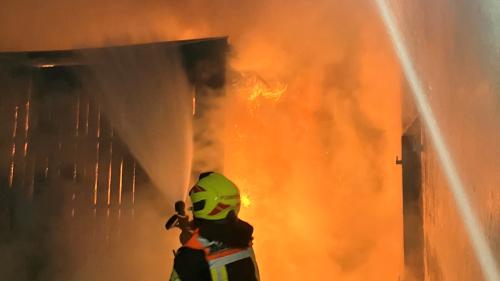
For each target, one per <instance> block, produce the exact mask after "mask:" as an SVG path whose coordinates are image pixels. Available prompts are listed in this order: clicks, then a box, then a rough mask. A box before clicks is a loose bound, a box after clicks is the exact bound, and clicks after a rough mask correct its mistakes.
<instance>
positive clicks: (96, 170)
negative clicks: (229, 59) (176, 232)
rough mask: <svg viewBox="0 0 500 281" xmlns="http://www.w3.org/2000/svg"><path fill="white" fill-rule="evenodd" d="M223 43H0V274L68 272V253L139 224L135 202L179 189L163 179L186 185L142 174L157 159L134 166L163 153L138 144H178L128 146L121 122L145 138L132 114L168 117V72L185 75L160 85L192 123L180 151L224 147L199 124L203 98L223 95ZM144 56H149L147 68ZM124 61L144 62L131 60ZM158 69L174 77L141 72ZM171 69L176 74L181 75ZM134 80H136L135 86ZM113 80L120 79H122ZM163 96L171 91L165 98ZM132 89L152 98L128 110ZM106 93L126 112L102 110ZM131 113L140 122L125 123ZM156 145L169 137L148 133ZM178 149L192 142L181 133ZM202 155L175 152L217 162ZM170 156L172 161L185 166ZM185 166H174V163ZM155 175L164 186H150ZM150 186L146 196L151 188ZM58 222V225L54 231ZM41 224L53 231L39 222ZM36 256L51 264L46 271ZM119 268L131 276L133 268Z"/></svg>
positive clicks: (205, 112)
mask: <svg viewBox="0 0 500 281" xmlns="http://www.w3.org/2000/svg"><path fill="white" fill-rule="evenodd" d="M227 51H228V47H227V40H226V38H210V39H200V40H189V41H175V42H159V43H150V44H142V45H130V46H118V47H109V48H97V49H80V50H62V51H38V52H10V53H0V85H2V90H1V95H0V114H1V115H0V134H1V137H0V139H1V142H0V152H1V157H0V158H1V160H0V194H1V195H0V198H1V202H0V232H1V233H0V235H1V237H4V238H5V239H4V241H5V244H4V245H3V246H2V247H3V248H5V249H6V250H5V251H3V253H4V254H3V255H5V256H2V257H1V259H2V260H3V261H4V262H2V264H4V265H7V266H5V268H4V269H3V270H2V272H3V274H4V277H7V279H4V277H2V278H1V279H3V280H58V278H64V274H65V273H59V275H58V274H56V273H54V272H57V271H64V272H66V273H68V271H71V270H72V269H70V268H71V264H72V262H74V264H75V263H78V264H82V263H85V262H82V260H83V261H85V260H86V259H87V258H88V257H94V258H95V257H97V256H98V255H96V254H95V253H96V252H102V250H100V249H102V248H104V249H109V247H111V246H110V245H111V244H113V243H117V242H116V241H122V240H121V239H123V237H125V236H126V234H123V232H125V229H129V230H130V229H134V228H140V225H141V224H139V223H138V222H137V224H135V223H134V220H135V219H136V218H141V217H143V215H142V214H141V210H142V209H141V207H140V206H141V205H146V204H157V205H156V206H157V207H158V210H161V209H163V210H165V211H166V210H169V211H170V210H171V207H170V206H168V207H167V206H166V205H165V204H166V202H173V200H176V199H181V198H180V197H181V196H182V192H177V193H175V192H170V193H169V192H164V191H165V190H167V191H168V190H169V189H178V190H183V189H185V188H186V187H187V184H188V183H189V177H190V174H189V175H188V178H187V181H188V182H186V183H185V185H186V186H182V187H181V186H175V183H173V182H172V183H169V182H168V180H165V182H159V181H156V180H155V179H154V178H153V180H152V179H151V175H152V176H153V177H159V174H165V173H166V174H168V171H161V170H160V169H156V170H154V171H152V170H151V169H152V168H151V167H150V166H147V167H145V166H144V164H143V163H145V164H146V165H151V162H154V161H157V163H155V164H157V165H158V166H160V167H164V165H162V163H160V162H159V161H161V158H159V159H157V158H155V159H153V160H144V159H145V158H147V157H149V158H148V159H150V158H151V157H150V155H149V154H148V155H146V156H145V154H144V153H143V151H148V150H151V152H148V153H153V154H155V153H156V154H161V157H163V158H165V157H166V158H168V157H171V158H175V157H177V156H176V155H174V154H168V153H165V152H166V151H159V150H158V148H157V146H156V145H157V143H151V142H146V143H143V144H142V146H145V147H144V148H141V149H137V148H136V147H130V146H129V145H128V144H130V143H132V144H133V145H136V143H134V142H133V141H132V142H129V141H130V139H127V138H128V137H129V136H130V130H135V131H134V134H150V135H148V136H149V137H153V138H154V134H157V133H156V131H152V130H148V129H147V128H144V127H138V126H145V124H148V123H149V122H157V121H158V120H154V118H157V117H155V116H157V115H158V114H160V115H159V117H158V118H160V119H161V121H162V122H165V123H168V122H178V118H180V117H178V116H177V119H176V120H171V119H168V118H164V117H165V116H166V115H168V113H165V112H163V111H168V110H175V111H176V114H179V112H180V111H179V110H178V109H175V108H172V106H170V107H169V105H168V104H167V105H166V106H163V105H164V104H162V102H164V101H165V100H164V99H165V98H164V93H162V92H161V91H162V90H165V89H166V91H168V89H176V90H179V89H181V88H179V86H178V85H176V83H182V82H185V83H186V85H185V86H184V87H185V88H182V90H183V92H181V91H178V92H172V93H169V94H170V95H178V96H183V102H185V104H184V103H183V105H185V107H186V110H187V111H188V112H187V113H186V114H185V118H186V120H187V121H186V122H187V123H191V124H192V126H193V129H192V130H193V133H192V134H190V135H185V136H183V137H192V138H193V140H194V145H195V147H194V150H195V152H196V153H194V154H192V153H184V152H185V151H184V150H183V151H182V152H183V153H184V154H186V155H187V156H186V157H191V155H203V154H204V153H205V152H204V151H210V152H211V153H213V151H217V152H218V153H220V154H223V150H222V145H221V144H220V143H219V142H218V140H217V139H214V138H213V136H212V135H211V134H210V131H207V127H208V128H209V127H210V126H211V123H210V119H209V116H210V111H211V106H212V105H211V103H208V102H207V99H209V98H210V99H212V98H213V97H214V96H222V95H224V86H225V79H226V67H225V65H226V55H227ZM117 58H119V60H120V62H123V61H126V59H125V58H133V60H130V62H131V63H133V65H127V66H125V65H116V62H117V61H116V60H113V59H117ZM113 63H115V64H113ZM112 64H113V65H112ZM144 64H158V65H156V66H155V68H154V70H152V68H148V67H147V66H144ZM163 64H164V65H163ZM133 66H137V67H138V68H139V67H141V66H143V67H142V68H140V69H132V67H133ZM126 67H130V68H129V69H127V68H126ZM173 68H176V69H173ZM158 69H161V71H164V72H161V71H158ZM101 70H104V71H110V72H112V73H113V74H116V75H119V76H106V75H108V73H107V72H106V73H103V72H100V71H101ZM121 72H126V74H123V73H121ZM138 72H141V74H140V75H141V76H138V74H137V73H138ZM153 72H154V73H153ZM166 73H168V74H170V75H171V76H172V77H175V79H171V80H168V79H163V77H160V78H159V79H158V80H147V79H149V78H150V77H151V76H154V75H160V74H161V75H163V74H166ZM101 74H103V75H104V76H100V75H101ZM180 75H182V77H185V79H184V78H183V79H180V78H179V77H180ZM113 79H118V80H113ZM127 79H128V80H129V81H127ZM134 79H135V80H134ZM151 79H153V78H151ZM141 80H147V81H146V82H142V81H141ZM110 81H111V82H110ZM130 81H133V83H131V82H130ZM179 81H180V82H179ZM108 82H109V83H115V82H119V84H120V86H119V85H118V84H106V83H108ZM155 82H158V83H156V84H155ZM140 83H143V84H141V85H140V87H139V86H138V85H137V84H140ZM162 83H167V84H168V83H170V84H168V85H163V84H162ZM160 84H161V85H160ZM110 85H111V86H112V87H114V88H110ZM121 85H127V89H124V88H121ZM147 87H155V89H153V90H152V91H155V92H154V94H152V92H147V91H148V90H149V88H147ZM146 88H147V89H146ZM156 88H157V89H158V90H156ZM107 91H108V92H107ZM117 91H121V93H117ZM132 91H133V92H132ZM97 92H100V93H97ZM127 94H129V95H133V96H127ZM127 98H129V100H127ZM167 99H168V102H170V103H175V98H171V97H167ZM141 100H142V101H144V100H145V102H147V103H154V102H157V103H158V104H160V105H161V106H160V107H155V108H153V107H150V108H149V110H150V111H151V112H152V113H151V114H150V115H148V113H147V112H146V113H145V112H142V113H141V112H137V110H135V109H134V106H135V105H136V104H138V103H140V101H141ZM108 102H111V103H112V104H110V103H108ZM117 104H118V105H120V106H123V107H124V108H127V109H129V111H128V112H129V114H127V116H122V115H119V114H118V115H112V114H114V113H116V111H114V107H113V106H115V105H117ZM175 106H177V107H178V106H179V104H175ZM121 109H123V108H121ZM140 110H144V108H142V107H141V109H140ZM155 110H156V111H155ZM122 113H123V112H122ZM138 114H141V116H139V115H138ZM155 114H156V115H155ZM162 114H163V115H162ZM165 114H166V115H165ZM152 116H153V117H152ZM167 117H168V116H167ZM141 118H142V119H141ZM148 118H151V119H152V120H147V119H148ZM134 120H139V121H140V122H139V121H137V122H136V123H134ZM141 122H144V123H141ZM130 124H132V125H130ZM134 126H135V127H134ZM169 126H170V125H169V124H165V125H163V127H162V128H165V131H168V132H166V133H168V134H170V133H171V134H178V133H179V131H180V130H178V131H176V130H170V129H169V128H170V127H169ZM186 126H189V124H188V125H186ZM125 127H126V128H125ZM169 130H170V131H169ZM182 130H184V128H182ZM182 132H183V131H182ZM182 132H181V133H182ZM158 134H160V133H158ZM170 138H171V139H174V138H175V136H172V137H170ZM124 139H125V140H126V141H127V142H128V144H125V141H124ZM164 139H168V137H167V138H164V137H163V135H162V137H161V140H160V141H162V142H163V141H164ZM163 145H165V146H166V145H168V144H166V143H165V144H161V143H160V144H158V146H160V148H161V146H163ZM181 147H182V146H178V147H177V148H176V149H182V148H181ZM183 149H185V150H187V151H189V150H192V149H193V148H190V147H189V145H188V144H186V147H184V148H183ZM167 152H168V151H167ZM203 160H204V159H203V158H194V159H187V160H186V161H188V163H189V165H192V167H193V173H197V172H198V170H201V169H221V168H222V165H223V159H222V158H220V161H215V160H212V161H211V162H210V163H207V162H205V161H203ZM148 161H149V162H148ZM176 161H177V160H176ZM180 162H181V161H178V164H179V166H181V168H178V169H185V165H183V164H181V163H180ZM172 169H173V170H175V167H173V168H172ZM190 171H191V170H190V169H189V170H187V171H183V174H182V175H185V174H186V173H190ZM175 172H178V170H175ZM178 174H179V175H181V173H178ZM183 180H184V181H186V179H183ZM165 183H167V184H171V185H174V186H173V187H172V186H162V187H160V188H153V187H152V186H157V187H158V186H159V185H162V184H165ZM152 197H153V198H156V199H155V200H151V199H150V198H152ZM158 198H159V199H158ZM141 200H142V201H145V202H142V203H141ZM152 202H153V203H152ZM162 205H163V206H162ZM138 206H139V207H138ZM160 212H161V211H160ZM134 224H135V226H134ZM158 225H161V223H159V224H158ZM58 231H59V232H60V233H59V234H56V235H53V232H58ZM122 231H123V232H122ZM49 232H50V233H52V234H50V235H49V234H47V233H49ZM46 236H50V238H47V237H46ZM122 236H123V237H122ZM16 237H18V239H17V240H16ZM54 240H55V241H56V242H54ZM16 241H22V243H26V244H29V245H31V246H32V247H33V249H39V250H36V251H37V253H34V252H33V253H27V254H26V255H25V254H20V255H22V256H23V257H16V254H15V252H19V251H22V249H20V248H17V246H14V245H15V244H16ZM113 241H115V242H113ZM31 246H30V247H31ZM21 248H23V247H21ZM61 249H62V250H61ZM70 249H71V251H70ZM72 249H78V254H77V256H78V257H68V256H65V254H67V253H69V252H75V251H73V250H72ZM51 252H52V253H51ZM165 252H166V253H169V252H170V250H165ZM54 253H57V254H56V255H58V257H55V256H54V255H53V254H54ZM71 255H74V254H71ZM64 257H67V258H68V261H67V263H62V264H64V267H66V268H65V269H64V270H61V269H60V268H58V267H57V266H55V267H54V264H56V263H61V262H55V260H59V259H60V258H63V259H64ZM76 259H79V262H76V261H75V260H76ZM9 260H10V261H14V262H12V263H11V262H10V261H9ZM70 261H71V262H70ZM68 267H69V268H68ZM47 268H51V269H50V270H49V271H47V270H48V269H47ZM93 270H96V269H95V267H94V268H93ZM163 270H167V269H165V268H164V269H163ZM4 271H5V272H6V273H5V272H4ZM72 274H74V272H73V273H72ZM95 274H96V275H98V273H95ZM99 275H102V272H101V273H99ZM89 276H91V275H87V278H89ZM36 278H42V279H36ZM43 278H48V279H43ZM128 278H132V279H130V280H138V279H137V277H132V276H129V277H128Z"/></svg>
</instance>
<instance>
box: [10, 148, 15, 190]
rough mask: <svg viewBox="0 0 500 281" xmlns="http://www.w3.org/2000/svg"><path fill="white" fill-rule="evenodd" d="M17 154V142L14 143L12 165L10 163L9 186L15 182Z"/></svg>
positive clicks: (11, 156)
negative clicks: (15, 159) (15, 158)
mask: <svg viewBox="0 0 500 281" xmlns="http://www.w3.org/2000/svg"><path fill="white" fill-rule="evenodd" d="M15 155H16V144H15V143H13V144H12V149H11V154H10V158H11V160H10V165H9V187H12V184H13V182H14V157H15Z"/></svg>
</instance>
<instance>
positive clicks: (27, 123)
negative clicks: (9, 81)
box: [24, 99, 30, 138]
mask: <svg viewBox="0 0 500 281" xmlns="http://www.w3.org/2000/svg"><path fill="white" fill-rule="evenodd" d="M25 114H26V115H25V116H24V137H25V138H27V137H28V133H29V129H30V100H29V99H28V101H27V102H26V113H25Z"/></svg>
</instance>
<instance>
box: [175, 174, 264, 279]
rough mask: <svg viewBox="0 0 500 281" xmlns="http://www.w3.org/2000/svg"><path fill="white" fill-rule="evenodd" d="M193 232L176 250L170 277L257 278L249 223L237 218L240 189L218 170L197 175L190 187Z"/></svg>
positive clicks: (251, 229)
mask: <svg viewBox="0 0 500 281" xmlns="http://www.w3.org/2000/svg"><path fill="white" fill-rule="evenodd" d="M189 197H190V198H191V201H192V204H193V206H192V212H193V224H194V232H193V235H192V237H191V238H190V239H189V241H187V242H186V243H185V244H184V245H183V246H182V247H181V248H180V249H179V250H178V251H177V253H176V256H175V260H174V270H173V271H172V275H171V277H170V280H171V281H258V280H259V272H258V268H257V263H256V261H255V256H254V253H253V249H252V240H253V237H252V234H253V227H252V226H251V225H250V224H248V223H247V222H245V221H243V220H241V219H239V218H238V212H239V209H240V193H239V190H238V188H237V187H236V185H235V184H234V183H233V182H231V181H230V180H229V179H227V178H226V177H225V176H223V175H222V174H219V173H216V172H207V173H203V174H201V175H200V177H199V180H198V182H197V183H196V184H195V185H194V186H193V187H192V188H191V190H190V192H189Z"/></svg>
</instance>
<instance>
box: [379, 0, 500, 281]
mask: <svg viewBox="0 0 500 281" xmlns="http://www.w3.org/2000/svg"><path fill="white" fill-rule="evenodd" d="M375 2H376V4H377V8H378V11H379V13H380V16H381V17H382V20H383V22H384V25H385V27H386V29H387V32H388V33H389V36H390V39H391V41H392V44H393V47H394V49H395V51H396V54H397V57H398V59H399V61H400V64H401V66H402V68H403V72H404V74H405V76H406V79H407V81H408V83H409V85H410V87H411V90H412V91H411V92H412V94H413V98H414V100H415V104H416V106H417V109H418V112H419V113H420V116H421V118H422V119H423V121H424V124H425V126H426V129H427V132H428V133H429V136H430V140H431V142H432V144H433V145H434V148H435V150H436V153H437V155H438V158H439V161H440V164H441V166H442V169H443V172H444V173H445V176H446V179H447V181H448V187H449V188H450V191H451V193H452V194H453V198H454V199H455V202H456V205H457V207H458V211H459V214H460V216H461V218H462V221H463V223H464V226H465V229H466V232H467V234H468V237H469V239H470V241H471V243H472V248H473V250H474V253H475V255H476V257H477V259H478V261H479V264H480V267H481V270H482V272H483V274H484V277H485V278H486V280H488V281H500V274H499V272H498V269H497V266H496V261H495V257H494V255H493V253H492V251H491V248H490V246H489V245H488V241H487V239H486V237H485V235H484V232H483V230H482V227H481V225H480V223H479V221H478V219H477V216H476V214H475V213H474V209H473V207H472V205H471V203H470V199H469V197H468V196H467V193H466V192H465V187H464V185H463V183H462V180H461V179H460V176H459V175H458V172H457V169H456V167H455V164H454V162H453V159H452V157H451V155H450V152H449V150H448V148H447V145H446V142H445V140H444V138H443V136H442V134H441V130H440V128H439V126H438V123H437V120H436V118H435V117H434V113H433V112H432V108H431V106H430V104H429V102H428V100H427V96H426V93H425V91H424V89H423V87H422V83H421V81H420V79H419V77H418V75H417V72H416V70H415V68H414V66H413V62H412V59H411V57H410V55H409V54H408V50H407V48H406V45H405V42H404V39H403V37H402V35H401V32H400V30H399V28H398V26H397V24H396V21H395V18H394V15H393V13H392V10H391V8H390V6H389V5H388V4H387V2H386V0H375Z"/></svg>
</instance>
